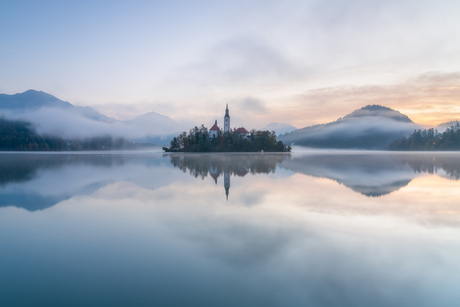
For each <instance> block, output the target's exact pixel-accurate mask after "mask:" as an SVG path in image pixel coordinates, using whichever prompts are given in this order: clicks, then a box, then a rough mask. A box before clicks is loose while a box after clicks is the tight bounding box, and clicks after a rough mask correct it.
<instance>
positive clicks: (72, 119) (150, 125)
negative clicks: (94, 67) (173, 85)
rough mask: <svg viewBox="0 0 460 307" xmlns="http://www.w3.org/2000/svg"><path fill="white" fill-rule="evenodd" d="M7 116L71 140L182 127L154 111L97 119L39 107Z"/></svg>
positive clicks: (163, 132)
mask: <svg viewBox="0 0 460 307" xmlns="http://www.w3.org/2000/svg"><path fill="white" fill-rule="evenodd" d="M4 115H5V116H6V117H8V118H11V119H22V120H27V121H30V122H31V123H32V125H33V127H34V128H35V130H36V132H37V133H38V134H40V135H51V136H58V137H62V138H69V139H74V138H78V139H82V138H89V137H101V136H111V137H123V138H126V139H141V138H145V137H148V136H151V137H161V136H166V135H169V134H175V133H179V132H180V128H182V127H181V126H180V125H176V124H175V123H174V121H172V120H171V119H168V118H167V117H165V116H161V115H159V114H154V113H151V114H146V115H145V116H144V117H143V118H140V119H138V120H136V121H133V122H123V121H114V122H105V121H96V120H92V119H89V118H86V117H84V116H81V115H80V114H75V113H72V112H69V111H66V110H63V109H58V108H40V109H38V110H36V111H31V110H27V111H24V112H21V113H12V112H7V113H5V114H4ZM176 128H177V129H176Z"/></svg>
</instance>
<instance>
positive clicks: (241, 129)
mask: <svg viewBox="0 0 460 307" xmlns="http://www.w3.org/2000/svg"><path fill="white" fill-rule="evenodd" d="M235 132H236V133H249V131H248V130H246V129H244V128H243V127H241V128H238V129H236V130H235Z"/></svg>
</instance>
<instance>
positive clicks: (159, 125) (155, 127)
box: [125, 112, 181, 134]
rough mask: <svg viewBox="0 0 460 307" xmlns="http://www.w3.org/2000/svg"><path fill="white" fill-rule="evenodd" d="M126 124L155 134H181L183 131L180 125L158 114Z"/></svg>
mask: <svg viewBox="0 0 460 307" xmlns="http://www.w3.org/2000/svg"><path fill="white" fill-rule="evenodd" d="M125 123H126V124H128V125H132V126H136V127H139V128H142V129H144V130H145V131H151V132H156V133H155V134H160V133H158V132H160V131H161V134H171V133H180V132H181V129H180V127H179V124H178V123H177V122H175V121H174V120H173V119H171V118H170V117H168V116H165V115H161V114H158V113H156V112H149V113H146V114H143V115H140V116H138V117H136V118H134V119H131V120H127V121H125Z"/></svg>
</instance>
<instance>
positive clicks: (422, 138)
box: [388, 122, 460, 150]
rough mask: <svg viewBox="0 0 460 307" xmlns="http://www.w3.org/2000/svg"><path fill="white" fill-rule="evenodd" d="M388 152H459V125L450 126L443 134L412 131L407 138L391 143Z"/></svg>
mask: <svg viewBox="0 0 460 307" xmlns="http://www.w3.org/2000/svg"><path fill="white" fill-rule="evenodd" d="M388 148H389V149H390V150H460V123H459V122H457V123H456V125H452V126H451V127H450V128H447V129H446V131H444V132H443V133H439V132H438V131H437V130H435V129H433V128H431V129H425V130H421V129H419V130H414V133H412V134H411V135H410V136H409V137H408V138H402V139H399V140H396V141H393V142H392V143H391V144H390V145H389V146H388Z"/></svg>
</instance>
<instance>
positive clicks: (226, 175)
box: [224, 171, 230, 200]
mask: <svg viewBox="0 0 460 307" xmlns="http://www.w3.org/2000/svg"><path fill="white" fill-rule="evenodd" d="M224 187H225V196H227V200H228V191H229V190H230V174H229V173H228V172H225V171H224Z"/></svg>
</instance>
